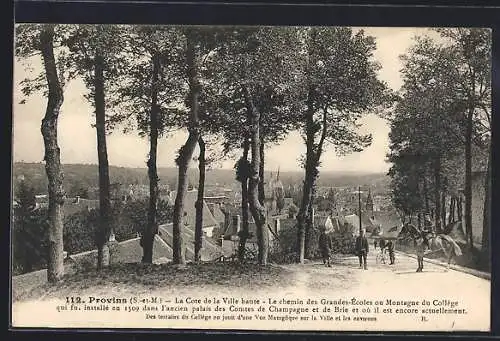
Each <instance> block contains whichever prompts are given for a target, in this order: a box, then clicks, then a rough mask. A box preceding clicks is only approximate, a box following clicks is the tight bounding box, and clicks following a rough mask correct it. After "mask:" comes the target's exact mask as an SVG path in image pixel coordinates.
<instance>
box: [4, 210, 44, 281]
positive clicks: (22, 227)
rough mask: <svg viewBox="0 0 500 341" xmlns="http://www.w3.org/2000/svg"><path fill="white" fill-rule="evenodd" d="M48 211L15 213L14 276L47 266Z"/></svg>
mask: <svg viewBox="0 0 500 341" xmlns="http://www.w3.org/2000/svg"><path fill="white" fill-rule="evenodd" d="M46 217H47V210H46V209H41V210H36V211H33V212H30V214H24V213H21V212H19V210H15V211H14V217H13V227H12V271H13V273H14V275H19V274H22V273H26V272H31V271H36V270H40V269H43V268H44V267H46V266H47V258H48V246H49V241H48V235H47V220H46Z"/></svg>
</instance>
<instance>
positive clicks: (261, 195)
mask: <svg viewBox="0 0 500 341" xmlns="http://www.w3.org/2000/svg"><path fill="white" fill-rule="evenodd" d="M264 148H265V144H264V139H263V138H262V135H261V136H260V145H259V154H260V164H259V180H260V181H259V186H258V189H259V201H260V204H261V205H263V206H265V201H266V192H265V183H266V182H265V174H264V165H265V151H264Z"/></svg>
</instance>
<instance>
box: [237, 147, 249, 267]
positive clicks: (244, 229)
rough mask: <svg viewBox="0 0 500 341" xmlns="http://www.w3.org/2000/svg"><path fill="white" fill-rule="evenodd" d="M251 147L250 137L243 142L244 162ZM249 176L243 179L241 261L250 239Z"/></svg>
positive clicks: (239, 252) (239, 255)
mask: <svg viewBox="0 0 500 341" xmlns="http://www.w3.org/2000/svg"><path fill="white" fill-rule="evenodd" d="M249 149H250V142H249V140H248V139H245V141H244V142H243V157H242V160H243V162H245V163H247V161H248V152H249ZM248 205H249V203H248V177H247V176H246V175H245V176H244V177H243V178H242V179H241V217H242V219H241V231H240V235H239V237H240V244H239V247H238V260H239V261H240V263H241V262H243V261H244V258H245V247H246V242H247V239H248V237H249V236H248V233H249V231H248V230H249V229H248V218H249V217H248V208H249V206H248Z"/></svg>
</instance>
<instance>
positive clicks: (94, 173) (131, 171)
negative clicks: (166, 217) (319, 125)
mask: <svg viewBox="0 0 500 341" xmlns="http://www.w3.org/2000/svg"><path fill="white" fill-rule="evenodd" d="M63 169H64V188H65V190H66V192H67V194H68V196H75V195H78V194H79V193H80V192H81V191H82V189H89V188H93V187H94V188H95V187H97V186H98V169H97V165H92V164H65V165H64V166H63ZM109 174H110V180H111V183H121V184H139V185H148V184H149V180H148V174H147V169H146V168H129V167H116V166H110V167H109ZM158 175H159V178H160V185H163V184H168V185H169V186H170V188H171V189H175V186H176V183H177V168H166V167H165V168H158ZM21 176H24V178H25V180H26V181H28V182H29V184H30V185H31V186H32V187H33V188H34V189H35V192H36V193H38V194H41V193H46V192H47V176H46V174H45V166H44V164H43V163H25V162H16V163H14V166H13V177H14V185H15V184H16V183H17V181H18V179H19V178H20V177H21ZM266 176H267V177H270V176H273V177H276V172H266ZM188 178H189V183H190V184H191V185H193V186H196V184H197V183H198V170H197V169H196V168H191V169H189V171H188ZM303 178H304V174H303V172H302V171H297V172H291V171H281V172H280V180H281V182H282V183H283V185H284V186H288V185H290V184H291V185H300V184H301V183H302V181H303V180H304V179H303ZM233 183H235V172H234V170H232V169H214V170H210V171H208V172H207V179H206V184H207V185H208V186H214V185H216V184H218V185H220V186H230V185H232V184H233ZM388 184H389V178H388V177H387V176H386V175H385V174H383V173H372V174H359V173H348V172H320V177H319V180H318V186H320V187H322V186H325V187H329V186H339V187H342V186H349V187H353V186H358V185H360V186H371V187H372V190H375V191H376V189H378V188H380V189H381V190H385V189H387V188H388Z"/></svg>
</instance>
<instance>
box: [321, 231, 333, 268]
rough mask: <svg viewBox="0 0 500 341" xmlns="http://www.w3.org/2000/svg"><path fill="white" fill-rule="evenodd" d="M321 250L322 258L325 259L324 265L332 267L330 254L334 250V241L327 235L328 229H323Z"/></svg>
mask: <svg viewBox="0 0 500 341" xmlns="http://www.w3.org/2000/svg"><path fill="white" fill-rule="evenodd" d="M318 244H319V249H320V251H321V257H322V258H323V264H324V265H325V266H328V267H331V266H332V265H331V264H330V252H331V250H332V239H331V238H330V236H329V235H328V234H327V233H326V229H325V228H323V229H321V233H320V235H319V242H318Z"/></svg>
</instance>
